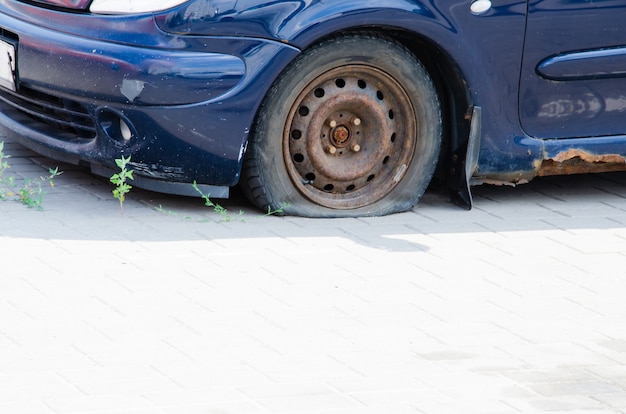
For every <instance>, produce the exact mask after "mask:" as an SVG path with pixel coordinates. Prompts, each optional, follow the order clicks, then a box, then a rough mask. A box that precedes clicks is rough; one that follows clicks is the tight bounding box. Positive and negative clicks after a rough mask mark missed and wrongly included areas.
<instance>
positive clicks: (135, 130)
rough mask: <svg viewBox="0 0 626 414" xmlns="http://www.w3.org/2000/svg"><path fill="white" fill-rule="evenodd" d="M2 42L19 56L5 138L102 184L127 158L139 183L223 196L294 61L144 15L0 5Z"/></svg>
mask: <svg viewBox="0 0 626 414" xmlns="http://www.w3.org/2000/svg"><path fill="white" fill-rule="evenodd" d="M0 38H2V40H4V41H6V42H8V43H11V44H13V45H14V47H15V50H16V52H15V55H16V70H15V84H16V90H15V91H11V90H9V89H6V88H0V112H1V113H0V130H2V131H3V132H4V133H5V134H7V135H10V136H12V137H14V138H15V139H17V140H19V141H20V142H22V143H23V144H25V145H26V146H29V147H30V148H33V149H35V150H36V151H38V152H41V153H43V154H45V155H47V156H50V157H52V158H56V159H60V160H62V161H67V162H75V163H86V164H90V165H92V167H93V169H94V171H96V172H100V173H102V172H104V171H107V169H114V168H115V159H116V158H119V157H120V156H122V155H124V156H129V155H130V156H131V157H132V164H131V165H132V168H133V169H134V170H135V172H136V173H135V174H136V175H137V176H139V177H142V178H143V179H148V180H160V181H163V182H173V183H177V182H185V183H189V182H192V181H197V182H198V183H202V184H208V185H212V186H224V187H228V186H232V185H235V184H236V183H237V182H238V179H239V171H240V168H241V161H242V156H243V153H244V149H245V146H246V142H247V135H248V132H249V128H250V126H251V124H252V122H253V119H254V114H255V112H256V109H257V107H258V105H259V103H260V100H261V99H262V96H263V94H264V90H265V89H266V88H267V87H269V85H270V84H271V79H272V77H273V76H275V75H276V74H277V73H278V72H279V71H280V69H281V68H282V64H281V63H280V62H285V64H286V62H287V61H288V60H290V59H291V58H292V57H293V56H295V54H297V53H298V52H297V50H295V49H293V48H291V47H289V46H286V45H283V44H280V43H277V42H273V41H267V40H261V39H250V38H222V37H202V36H179V35H174V34H168V33H164V32H162V31H161V30H160V29H159V28H158V27H157V25H156V24H155V20H154V16H152V15H144V16H95V15H88V14H72V13H65V12H59V11H52V10H47V9H41V8H39V7H34V6H29V5H26V4H23V3H18V2H15V1H10V0H0ZM268 62H274V63H278V65H277V66H276V68H275V69H272V68H269V69H268ZM140 181H141V178H140ZM144 181H145V180H144ZM144 187H149V188H151V189H157V190H159V191H165V192H176V193H180V192H181V191H178V190H174V189H173V188H174V187H171V186H170V187H171V188H170V187H167V186H166V187H158V186H157V187H155V186H153V185H152V186H150V185H144Z"/></svg>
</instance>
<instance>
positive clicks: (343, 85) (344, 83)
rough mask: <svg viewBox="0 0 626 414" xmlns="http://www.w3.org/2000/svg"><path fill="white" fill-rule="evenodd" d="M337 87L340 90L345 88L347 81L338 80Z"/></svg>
mask: <svg viewBox="0 0 626 414" xmlns="http://www.w3.org/2000/svg"><path fill="white" fill-rule="evenodd" d="M335 85H337V87H338V88H344V87H345V86H346V81H345V80H343V79H337V80H336V81H335Z"/></svg>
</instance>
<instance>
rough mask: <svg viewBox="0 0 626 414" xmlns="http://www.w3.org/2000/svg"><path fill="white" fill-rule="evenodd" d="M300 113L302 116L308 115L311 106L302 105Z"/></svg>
mask: <svg viewBox="0 0 626 414" xmlns="http://www.w3.org/2000/svg"><path fill="white" fill-rule="evenodd" d="M298 113H299V114H300V116H307V115H308V114H309V108H308V107H306V106H301V107H300V109H298Z"/></svg>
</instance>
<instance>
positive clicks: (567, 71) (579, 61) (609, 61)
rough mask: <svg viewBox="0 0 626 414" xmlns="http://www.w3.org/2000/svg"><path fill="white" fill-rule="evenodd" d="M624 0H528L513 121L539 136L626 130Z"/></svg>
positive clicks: (597, 133)
mask: <svg viewBox="0 0 626 414" xmlns="http://www.w3.org/2000/svg"><path fill="white" fill-rule="evenodd" d="M625 18H626V1H624V0H530V1H529V4H528V20H527V30H526V42H525V46H524V58H523V64H522V72H521V80H520V119H521V124H522V127H523V128H524V130H525V132H526V133H527V134H529V135H530V136H533V137H538V138H548V139H550V138H569V137H592V136H594V137H595V136H610V135H624V134H626V24H624V19H625Z"/></svg>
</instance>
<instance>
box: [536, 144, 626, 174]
mask: <svg viewBox="0 0 626 414" xmlns="http://www.w3.org/2000/svg"><path fill="white" fill-rule="evenodd" d="M613 171H626V158H625V157H624V156H622V155H619V154H592V153H590V152H586V151H583V150H580V149H570V150H568V151H564V152H561V153H559V154H557V155H556V156H555V157H552V158H550V159H547V160H544V161H543V162H542V164H541V167H540V168H539V171H538V172H537V175H538V176H548V175H571V174H586V173H600V172H613Z"/></svg>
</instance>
